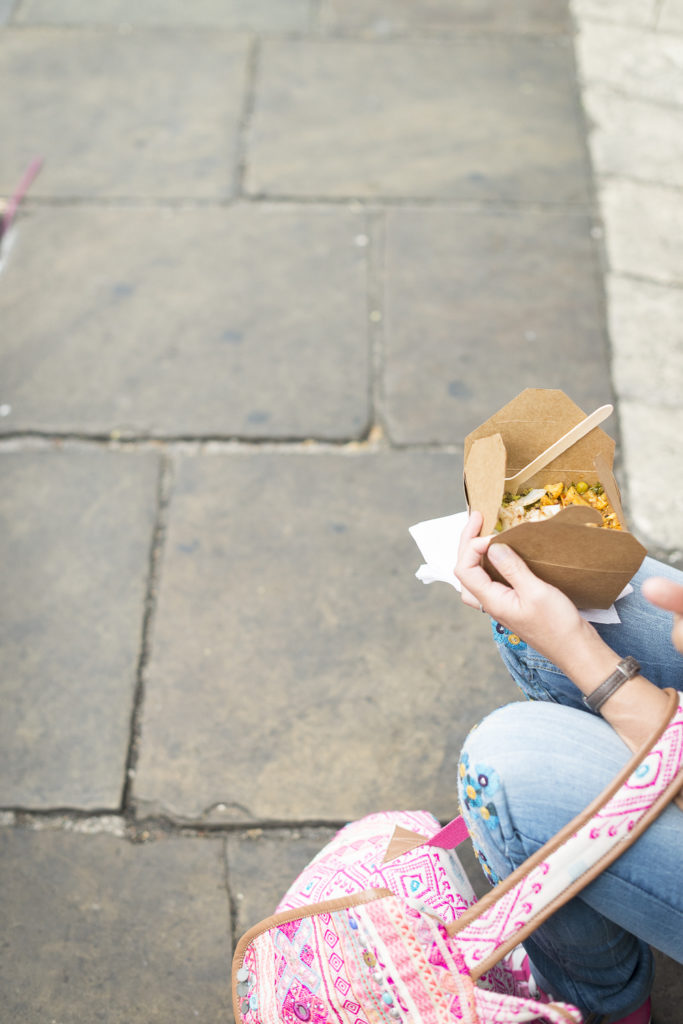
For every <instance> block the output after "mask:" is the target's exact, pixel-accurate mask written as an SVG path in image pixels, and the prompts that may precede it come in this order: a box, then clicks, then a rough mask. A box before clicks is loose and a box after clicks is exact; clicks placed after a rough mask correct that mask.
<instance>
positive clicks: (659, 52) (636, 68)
mask: <svg viewBox="0 0 683 1024" xmlns="http://www.w3.org/2000/svg"><path fill="white" fill-rule="evenodd" d="M576 53H577V60H578V64H579V70H580V73H581V76H582V78H583V79H584V81H585V82H588V83H591V82H604V83H607V84H609V85H611V86H612V87H613V88H615V89H618V90H619V92H620V93H622V95H623V96H625V97H628V98H630V99H636V100H638V99H640V100H654V101H656V102H659V103H664V104H667V105H671V104H678V105H681V104H683V38H681V37H680V36H675V35H666V34H664V33H658V32H644V31H643V30H642V29H641V28H640V27H630V26H629V27H625V26H620V25H612V24H609V23H603V24H601V23H599V22H590V23H587V24H582V25H580V31H579V34H578V36H577V40H576Z"/></svg>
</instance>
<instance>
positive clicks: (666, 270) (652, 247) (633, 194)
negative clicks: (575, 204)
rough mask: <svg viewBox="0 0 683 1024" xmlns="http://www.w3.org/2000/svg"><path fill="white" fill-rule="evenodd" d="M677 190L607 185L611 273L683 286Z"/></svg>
mask: <svg viewBox="0 0 683 1024" xmlns="http://www.w3.org/2000/svg"><path fill="white" fill-rule="evenodd" d="M680 195H681V194H680V192H679V191H678V190H677V189H669V188H663V187H661V186H659V185H643V184H641V183H640V182H632V181H621V180H618V179H616V180H614V181H610V180H607V181H605V182H603V184H602V186H601V188H600V197H601V203H602V207H603V217H604V221H605V226H606V232H607V233H606V248H607V254H608V259H609V265H610V269H611V270H612V271H614V272H615V273H617V274H627V275H631V276H633V277H639V278H646V279H649V280H650V281H654V282H659V283H660V284H671V285H675V286H676V287H680V285H681V283H683V205H682V204H681V198H680Z"/></svg>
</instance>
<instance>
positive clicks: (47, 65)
mask: <svg viewBox="0 0 683 1024" xmlns="http://www.w3.org/2000/svg"><path fill="white" fill-rule="evenodd" d="M247 49H248V39H247V38H246V37H244V38H242V37H239V36H233V35H228V34H226V33H220V32H214V33H207V32H199V31H191V30H185V31H183V32H175V33H174V32H151V31H144V30H137V31H126V32H125V33H123V32H102V31H93V30H86V29H69V30H60V29H50V28H45V29H39V30H38V29H36V30H31V31H26V30H24V29H22V30H19V29H10V28H8V29H6V31H5V32H4V33H3V38H2V47H1V48H0V79H1V80H2V81H5V82H11V83H12V88H11V89H3V90H1V91H0V137H2V139H3V145H2V147H0V193H3V192H4V193H7V192H9V191H10V190H11V189H12V188H14V186H15V185H16V182H17V181H18V180H19V178H20V176H21V174H23V171H24V168H25V167H26V165H27V164H28V162H29V160H31V159H32V158H33V157H34V156H35V155H36V153H40V154H41V155H42V156H43V157H44V158H45V163H44V166H43V169H42V171H41V173H40V175H39V176H38V178H36V180H35V182H34V183H33V186H32V188H31V194H32V195H34V196H58V197H79V198H86V197H87V198H93V197H97V198H101V197H108V198H112V197H123V198H128V197H133V198H149V197H156V198H159V197H167V198H168V197H174V198H179V199H185V198H190V197H191V198H193V199H197V198H213V199H219V198H226V197H228V196H230V195H231V194H232V192H233V189H234V180H235V174H236V168H235V163H236V160H237V151H236V139H237V132H238V123H239V118H240V115H241V110H242V103H243V94H244V89H245V87H246V67H247ZM198 68H201V74H197V69H198ZM126 213H127V211H126ZM126 213H120V214H119V216H121V217H124V218H125V216H126ZM68 230H69V225H68V224H65V226H64V233H63V241H62V244H64V239H66V238H67V237H68Z"/></svg>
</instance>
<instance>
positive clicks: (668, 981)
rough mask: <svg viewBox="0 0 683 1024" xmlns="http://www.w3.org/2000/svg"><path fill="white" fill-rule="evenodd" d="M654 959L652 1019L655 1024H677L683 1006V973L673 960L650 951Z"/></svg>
mask: <svg viewBox="0 0 683 1024" xmlns="http://www.w3.org/2000/svg"><path fill="white" fill-rule="evenodd" d="M652 952H653V953H654V958H655V984H654V988H653V989H652V1019H653V1020H654V1021H657V1024H679V1019H680V1015H681V1005H683V971H681V965H680V964H677V963H676V962H675V960H670V959H669V957H667V956H664V954H663V953H659V952H658V951H657V950H656V949H654V950H653V951H652Z"/></svg>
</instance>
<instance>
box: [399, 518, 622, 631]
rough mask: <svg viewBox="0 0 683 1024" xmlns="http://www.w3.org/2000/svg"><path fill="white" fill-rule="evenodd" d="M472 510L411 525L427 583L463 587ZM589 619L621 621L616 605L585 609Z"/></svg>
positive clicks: (421, 574)
mask: <svg viewBox="0 0 683 1024" xmlns="http://www.w3.org/2000/svg"><path fill="white" fill-rule="evenodd" d="M468 516H469V513H468V512H456V513H455V515H452V516H442V517H441V518H440V519H426V520H425V521H424V522H423V523H416V524H415V526H411V527H410V528H409V531H410V535H411V536H412V538H413V540H414V541H415V543H416V544H417V546H418V548H419V549H420V553H421V554H422V557H423V558H424V560H425V564H424V565H421V566H420V568H419V569H418V570H417V572H416V573H415V575H416V576H417V578H418V579H419V580H422V582H423V583H434V582H436V581H437V580H438V581H439V582H441V583H449V584H450V585H451V586H452V587H455V589H456V590H457V591H460V590H462V587H461V586H460V580H459V579H458V578H457V576H456V575H455V573H454V571H453V570H454V568H455V563H456V562H457V560H458V546H459V544H460V535H461V534H462V531H463V530H464V528H465V523H466V522H467V519H468ZM632 593H633V587H632V586H631V584H630V583H627V584H626V586H625V587H624V589H623V590H622V592H621V593H620V594H619V597H618V598H617V601H618V600H619V599H620V598H622V597H626V595H627V594H632ZM579 614H580V615H582V616H583V617H584V619H588V621H589V622H600V623H603V624H604V625H609V624H611V623H616V622H621V619H620V618H619V613H618V612H617V609H616V607H615V606H614V605H612V607H611V608H584V609H582V610H581V611H580V612H579Z"/></svg>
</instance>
